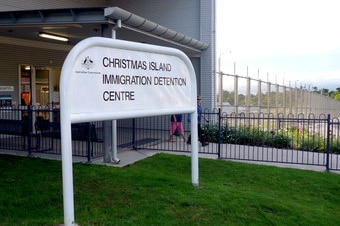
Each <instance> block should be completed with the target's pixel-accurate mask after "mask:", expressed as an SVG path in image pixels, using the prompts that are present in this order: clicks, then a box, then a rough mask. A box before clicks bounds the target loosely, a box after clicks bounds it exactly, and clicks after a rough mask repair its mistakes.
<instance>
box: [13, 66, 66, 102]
mask: <svg viewBox="0 0 340 226" xmlns="http://www.w3.org/2000/svg"><path fill="white" fill-rule="evenodd" d="M59 78H60V69H59V68H49V67H40V66H39V67H38V66H33V65H19V81H20V86H19V87H20V88H19V89H20V90H19V92H20V93H19V96H20V97H21V105H29V104H31V105H34V106H46V105H54V104H59Z"/></svg>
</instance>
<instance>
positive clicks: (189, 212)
mask: <svg viewBox="0 0 340 226" xmlns="http://www.w3.org/2000/svg"><path fill="white" fill-rule="evenodd" d="M190 163H191V158H190V157H185V156H177V155H169V154H157V155H155V156H153V157H150V158H147V159H145V160H142V161H140V162H137V163H135V164H134V165H131V166H129V167H124V168H115V167H108V166H100V165H90V164H81V163H77V164H74V167H73V169H74V199H75V220H76V222H77V223H78V224H79V225H308V226H311V225H327V226H329V225H340V217H339V216H340V215H339V214H340V174H334V173H325V172H314V171H304V170H297V169H287V168H278V167H272V166H261V165H255V164H244V163H236V162H230V161H224V160H211V159H200V160H199V165H200V176H199V178H200V186H199V187H193V186H192V185H191V165H190ZM0 167H1V170H0V219H1V222H0V225H59V224H61V223H63V200H62V175H61V162H60V161H53V160H45V159H38V158H27V157H18V156H10V155H0Z"/></svg>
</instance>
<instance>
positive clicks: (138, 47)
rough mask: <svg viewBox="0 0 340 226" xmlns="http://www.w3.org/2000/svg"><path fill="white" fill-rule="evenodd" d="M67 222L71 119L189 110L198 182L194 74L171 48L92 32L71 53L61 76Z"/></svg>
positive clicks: (70, 217)
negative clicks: (98, 35) (105, 36)
mask: <svg viewBox="0 0 340 226" xmlns="http://www.w3.org/2000/svg"><path fill="white" fill-rule="evenodd" d="M60 113H61V149H62V173H63V200H64V224H65V225H73V224H74V203H73V175H72V174H73V173H72V171H73V170H72V140H71V123H72V122H87V121H94V120H97V121H102V120H115V119H121V118H132V117H142V116H154V115H165V114H176V113H190V114H191V137H192V143H191V148H192V150H191V153H192V155H191V169H192V184H193V185H194V186H198V143H197V140H198V133H197V91H196V76H195V72H194V69H193V67H192V64H191V62H190V60H189V58H188V57H187V56H186V55H185V54H184V53H183V52H181V51H179V50H177V49H172V48H166V47H161V46H154V45H148V44H141V43H133V42H127V41H122V40H113V39H108V38H99V37H96V38H88V39H85V40H83V41H81V42H79V43H78V44H77V45H76V46H75V47H74V48H73V49H72V50H71V51H70V53H69V54H68V56H67V58H66V60H65V62H64V65H63V68H62V71H61V78H60Z"/></svg>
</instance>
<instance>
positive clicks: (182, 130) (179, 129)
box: [177, 122, 185, 141]
mask: <svg viewBox="0 0 340 226" xmlns="http://www.w3.org/2000/svg"><path fill="white" fill-rule="evenodd" d="M177 130H178V132H179V134H181V136H182V137H183V140H184V141H185V136H184V129H183V126H182V122H177Z"/></svg>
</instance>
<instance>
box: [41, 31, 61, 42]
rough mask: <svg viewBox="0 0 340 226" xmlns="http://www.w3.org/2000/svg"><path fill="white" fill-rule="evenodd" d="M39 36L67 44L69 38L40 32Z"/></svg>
mask: <svg viewBox="0 0 340 226" xmlns="http://www.w3.org/2000/svg"><path fill="white" fill-rule="evenodd" d="M39 36H40V37H42V38H49V39H54V40H58V41H63V42H67V41H68V38H65V37H62V36H57V35H52V34H48V33H44V32H40V33H39Z"/></svg>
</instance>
